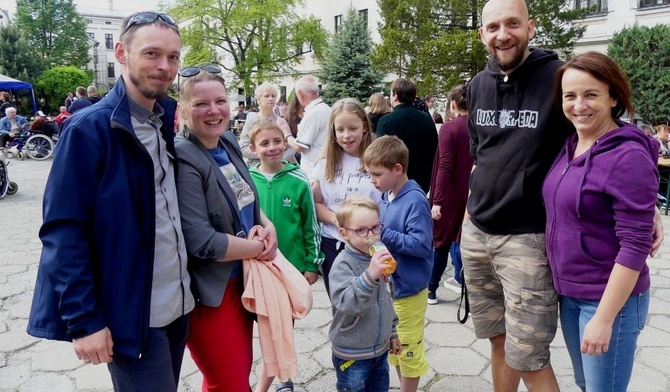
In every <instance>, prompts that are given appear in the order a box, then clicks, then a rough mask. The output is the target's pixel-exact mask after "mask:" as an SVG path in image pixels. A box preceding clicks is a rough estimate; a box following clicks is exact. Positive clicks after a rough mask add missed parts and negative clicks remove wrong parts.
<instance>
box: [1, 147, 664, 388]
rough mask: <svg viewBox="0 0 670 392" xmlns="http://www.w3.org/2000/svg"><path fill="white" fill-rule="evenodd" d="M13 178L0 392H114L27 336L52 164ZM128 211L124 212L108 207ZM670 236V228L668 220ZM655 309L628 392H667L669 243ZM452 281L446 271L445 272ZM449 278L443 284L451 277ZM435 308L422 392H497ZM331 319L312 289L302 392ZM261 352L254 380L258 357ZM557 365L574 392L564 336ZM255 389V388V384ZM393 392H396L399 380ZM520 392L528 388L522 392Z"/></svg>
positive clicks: (52, 346)
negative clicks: (44, 196) (14, 188)
mask: <svg viewBox="0 0 670 392" xmlns="http://www.w3.org/2000/svg"><path fill="white" fill-rule="evenodd" d="M10 162H11V163H10V165H9V174H10V178H11V179H12V180H13V181H16V182H17V183H18V185H19V191H18V193H17V194H16V195H12V196H5V198H4V199H2V200H0V211H2V213H0V244H2V246H0V392H5V391H7V392H8V391H12V392H16V391H21V392H23V391H30V392H42V391H44V392H61V391H63V392H64V391H75V390H76V391H110V390H111V382H110V378H109V374H108V373H107V368H106V367H105V366H93V365H84V364H83V363H82V362H81V361H78V360H77V359H76V357H75V355H74V352H73V350H72V347H71V344H70V343H63V342H53V341H47V340H40V339H35V338H32V337H30V336H28V335H27V334H26V332H25V331H26V324H27V319H28V313H29V310H30V304H31V298H32V292H33V286H34V282H35V275H36V271H37V264H38V261H39V255H40V249H41V244H40V241H39V239H38V237H37V233H38V230H39V227H40V223H41V204H42V194H43V191H44V185H45V183H46V178H47V175H48V171H49V168H50V167H51V161H50V160H48V161H45V162H37V161H33V160H28V161H22V162H19V161H17V160H15V159H11V160H10ZM110 208H123V206H110ZM664 226H665V228H666V229H667V230H669V231H670V218H667V217H664ZM649 267H650V269H651V273H652V296H653V298H652V300H651V308H650V311H649V320H648V322H647V326H646V327H645V329H644V331H643V332H642V335H641V336H640V339H639V342H638V343H639V346H640V347H639V350H638V352H637V357H636V361H635V368H634V370H633V379H632V381H631V384H630V386H629V391H644V392H655V391H665V392H670V379H669V376H670V366H668V362H666V361H667V360H668V358H669V357H670V240H666V243H665V244H664V247H663V248H662V250H661V252H660V255H659V256H657V257H656V258H654V259H650V260H649ZM447 273H449V271H447ZM445 278H446V276H445ZM437 295H438V299H439V301H440V302H439V303H438V304H437V305H433V306H429V307H428V313H427V315H426V335H425V336H426V342H427V348H428V351H427V355H428V360H429V362H430V365H431V369H430V371H429V373H428V374H427V375H426V376H424V377H422V378H421V385H420V388H421V390H422V391H430V392H439V391H491V390H492V386H491V371H490V363H489V360H488V357H489V345H488V342H487V341H482V340H477V339H475V335H474V331H473V328H472V324H471V323H470V322H468V323H467V324H466V325H460V324H459V323H458V322H457V321H456V308H457V295H456V293H454V292H452V291H450V290H448V289H445V288H441V289H439V290H438V292H437ZM329 321H330V309H329V302H328V297H327V296H326V293H325V291H324V288H323V284H322V283H321V282H319V283H317V284H316V285H315V286H314V308H313V310H312V312H311V313H310V314H309V315H308V316H307V317H306V318H305V319H303V320H299V321H297V322H296V331H295V334H296V342H297V351H298V366H299V368H300V371H299V374H298V376H297V377H296V378H295V379H294V381H295V383H296V391H314V392H318V391H333V390H334V389H335V388H334V385H335V372H334V370H333V369H332V363H331V360H330V346H329V344H328V337H327V334H328V325H329ZM258 347H259V346H258V342H255V358H256V362H255V370H256V371H258V369H259V366H258V363H259V355H260V352H259V348H258ZM552 354H553V356H552V363H553V366H554V369H555V372H556V374H557V376H558V380H559V383H560V385H561V389H562V390H563V391H577V390H578V389H577V388H576V387H575V386H574V384H573V382H572V377H571V372H572V369H571V365H570V360H569V358H568V354H567V351H566V349H565V344H564V342H563V340H562V337H561V334H560V331H559V333H558V334H557V336H556V339H555V340H554V343H553V344H552ZM201 380H202V378H201V376H200V373H199V372H198V370H197V368H196V367H195V365H194V364H193V361H192V360H191V359H190V356H189V355H188V354H187V355H186V357H185V359H184V366H183V369H182V379H181V382H180V391H199V390H200V384H201ZM251 383H252V384H255V383H256V376H255V374H254V375H252V376H251ZM391 386H392V388H395V389H396V390H397V388H398V381H397V377H396V376H395V372H393V373H392V374H391ZM522 389H523V388H522Z"/></svg>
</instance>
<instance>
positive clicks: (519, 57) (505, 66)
mask: <svg viewBox="0 0 670 392" xmlns="http://www.w3.org/2000/svg"><path fill="white" fill-rule="evenodd" d="M517 49H518V52H517V54H516V56H514V57H513V58H512V60H510V61H508V62H504V63H503V62H501V61H500V58H499V57H498V56H497V55H496V51H495V49H494V50H493V53H491V60H492V61H493V65H495V66H496V67H497V68H498V69H499V70H501V71H503V72H506V71H509V70H512V69H515V68H516V67H518V66H519V65H520V64H521V63H522V62H523V56H524V55H525V54H526V50H527V49H528V41H526V42H524V43H519V45H518V46H517Z"/></svg>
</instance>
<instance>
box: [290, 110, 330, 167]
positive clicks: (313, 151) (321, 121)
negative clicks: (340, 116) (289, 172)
mask: <svg viewBox="0 0 670 392" xmlns="http://www.w3.org/2000/svg"><path fill="white" fill-rule="evenodd" d="M328 120H330V106H328V105H326V103H325V102H323V100H322V99H321V98H317V99H315V100H314V101H312V102H310V103H309V104H308V105H307V107H306V108H305V116H304V117H303V118H302V121H300V124H298V134H297V136H296V142H298V143H300V144H302V145H303V146H304V147H307V149H306V150H305V151H303V152H302V153H301V158H300V168H301V169H302V170H303V171H304V172H305V173H307V175H308V176H309V177H310V178H311V177H312V171H313V170H314V166H315V165H316V161H317V159H319V154H321V150H322V149H323V147H324V146H325V145H326V139H327V138H328Z"/></svg>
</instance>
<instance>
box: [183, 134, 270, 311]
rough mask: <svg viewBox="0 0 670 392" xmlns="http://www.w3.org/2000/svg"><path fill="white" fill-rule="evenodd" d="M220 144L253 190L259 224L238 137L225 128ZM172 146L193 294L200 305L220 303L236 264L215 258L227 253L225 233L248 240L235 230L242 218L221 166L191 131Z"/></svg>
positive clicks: (216, 305)
mask: <svg viewBox="0 0 670 392" xmlns="http://www.w3.org/2000/svg"><path fill="white" fill-rule="evenodd" d="M219 146H220V147H223V149H224V150H226V152H227V153H228V156H229V158H230V161H231V163H232V164H233V165H234V166H235V168H236V169H237V171H238V172H239V173H240V175H241V176H242V178H243V179H244V180H245V181H246V182H247V184H249V186H251V188H252V189H253V191H254V196H255V200H256V201H255V203H254V220H255V223H256V224H260V221H261V217H260V203H259V202H258V191H257V190H256V187H255V186H254V182H253V180H252V179H251V175H250V174H249V170H248V169H247V166H246V165H245V164H244V160H243V159H242V153H241V152H240V148H239V146H238V144H237V140H236V139H235V137H234V136H233V135H232V134H231V133H230V132H225V133H224V134H223V136H221V138H220V140H219ZM175 149H176V150H177V159H178V162H179V172H178V176H177V195H178V197H179V212H180V214H181V226H182V230H183V232H184V240H185V241H186V250H187V252H188V268H189V271H190V273H191V278H192V282H193V287H192V289H193V295H194V296H195V298H196V299H197V300H199V301H200V303H201V304H202V305H205V306H212V307H218V306H219V305H221V301H222V300H223V293H224V292H225V290H226V285H227V283H228V279H229V278H230V274H231V272H232V270H233V267H234V266H235V263H233V262H225V263H221V262H217V261H216V259H222V258H224V257H225V256H226V253H227V251H228V237H227V236H226V234H231V235H238V236H242V237H245V238H246V233H239V232H240V230H241V226H240V223H239V222H240V221H241V220H240V219H241V218H240V212H239V209H238V208H237V198H236V197H235V193H234V192H233V189H232V188H231V187H230V185H229V184H228V181H227V180H226V178H225V177H224V176H223V173H221V170H219V165H218V164H217V163H216V162H215V161H214V158H212V156H211V155H210V154H209V152H208V151H207V149H206V148H205V146H203V145H202V143H200V141H199V140H198V139H197V138H196V137H195V136H193V135H192V134H191V135H189V136H188V138H187V139H185V138H183V137H177V138H175ZM231 207H234V208H231ZM236 225H237V226H238V227H237V228H236V227H235V226H236Z"/></svg>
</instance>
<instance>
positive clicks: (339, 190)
mask: <svg viewBox="0 0 670 392" xmlns="http://www.w3.org/2000/svg"><path fill="white" fill-rule="evenodd" d="M360 163H361V162H360V160H359V159H358V157H352V156H351V155H347V154H344V155H343V156H342V170H340V171H338V172H336V173H335V181H333V182H327V181H326V160H325V159H320V160H319V161H318V162H317V163H316V167H315V168H314V172H313V173H312V174H313V177H314V180H316V181H319V187H320V188H321V195H322V196H323V201H324V204H325V205H326V207H328V209H329V210H331V211H337V210H338V209H339V208H340V205H341V204H342V202H343V201H344V199H346V198H347V197H348V196H350V195H363V196H368V197H369V198H371V199H372V200H374V201H375V202H377V204H379V202H381V200H382V193H381V192H379V191H378V190H377V188H375V187H374V185H372V182H370V174H368V173H366V172H363V173H361V172H360V171H359V170H358V169H359V168H360V167H361V166H360ZM321 234H322V235H323V236H324V237H328V238H334V239H336V240H338V241H343V239H342V236H340V233H338V232H337V227H335V226H334V225H331V224H324V223H322V224H321Z"/></svg>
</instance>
